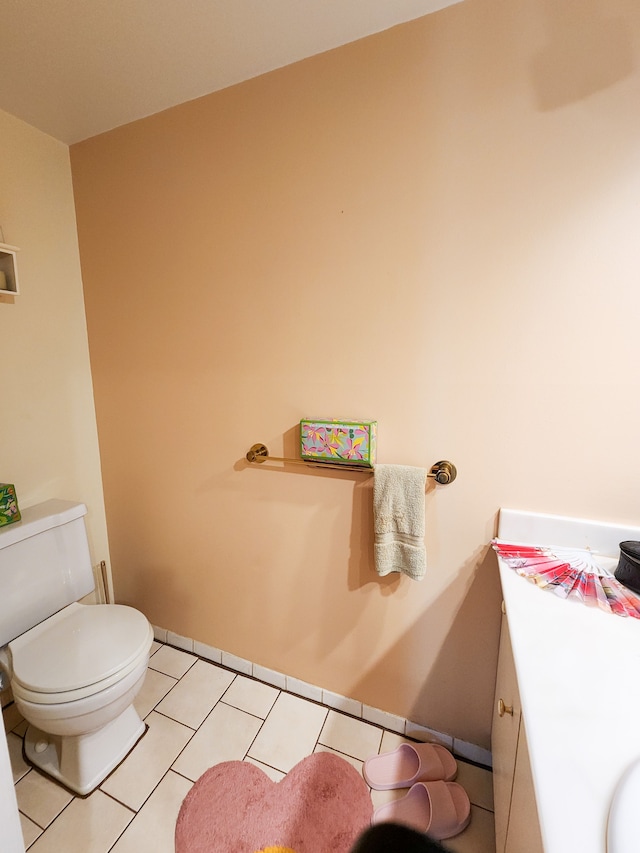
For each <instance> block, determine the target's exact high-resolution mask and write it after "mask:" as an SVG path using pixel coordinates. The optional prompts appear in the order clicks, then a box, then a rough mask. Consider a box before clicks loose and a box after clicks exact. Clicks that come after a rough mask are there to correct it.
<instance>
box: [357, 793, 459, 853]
mask: <svg viewBox="0 0 640 853" xmlns="http://www.w3.org/2000/svg"><path fill="white" fill-rule="evenodd" d="M470 820H471V803H470V802H469V797H468V796H467V792H466V791H465V790H464V788H463V787H462V785H458V783H457V782H442V781H437V782H416V784H415V785H414V786H413V787H412V788H411V789H410V791H409V793H408V794H406V795H405V796H404V797H401V798H400V799H399V800H394V801H393V802H391V803H385V804H384V805H383V806H380V807H379V808H377V809H376V810H375V811H374V813H373V817H372V819H371V823H384V822H385V821H393V822H394V823H403V824H405V826H410V827H411V828H412V829H417V830H418V831H419V832H426V833H427V835H429V836H430V837H431V838H434V839H435V840H436V841H442V840H443V839H445V838H452V837H453V836H454V835H458V833H459V832H462V830H463V829H466V827H467V826H468V825H469V821H470Z"/></svg>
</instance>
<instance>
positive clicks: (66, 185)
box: [0, 111, 109, 564]
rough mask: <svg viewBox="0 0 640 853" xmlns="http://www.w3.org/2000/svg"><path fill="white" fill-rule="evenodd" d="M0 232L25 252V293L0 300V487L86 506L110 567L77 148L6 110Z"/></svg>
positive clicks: (94, 545) (0, 147)
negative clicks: (75, 175)
mask: <svg viewBox="0 0 640 853" xmlns="http://www.w3.org/2000/svg"><path fill="white" fill-rule="evenodd" d="M0 226H2V231H3V234H4V241H5V242H6V243H9V244H13V245H16V246H18V247H19V249H20V251H19V252H18V273H19V278H20V293H19V294H18V295H17V296H13V295H0V342H1V346H2V384H1V386H0V387H1V390H0V416H1V428H0V482H9V483H14V484H15V487H16V492H17V495H18V502H19V505H20V506H21V507H24V508H26V507H28V506H31V505H32V504H35V503H39V502H40V501H44V500H46V499H48V498H55V497H58V498H65V499H67V500H74V501H82V502H84V503H85V504H86V505H87V509H88V514H87V519H86V521H87V530H88V534H89V540H90V546H91V553H92V557H93V561H94V564H97V563H99V562H100V560H105V561H106V562H107V564H108V562H109V547H108V541H107V527H106V519H105V510H104V499H103V493H102V479H101V472H100V457H99V453H98V437H97V429H96V417H95V411H94V407H93V389H92V384H91V370H90V364H89V347H88V342H87V327H86V320H85V312H84V303H83V298H82V279H81V277H80V258H79V254H78V236H77V231H76V218H75V210H74V203H73V190H72V186H71V167H70V164H69V149H68V147H67V146H66V145H63V144H62V143H60V142H57V141H56V140H55V139H52V138H51V137H50V136H47V135H46V134H44V133H41V132H40V131H38V130H36V129H35V128H33V127H30V126H29V125H27V124H25V123H24V122H22V121H19V120H18V119H16V118H15V117H13V116H11V115H9V114H8V113H5V112H3V111H0ZM0 239H1V238H0Z"/></svg>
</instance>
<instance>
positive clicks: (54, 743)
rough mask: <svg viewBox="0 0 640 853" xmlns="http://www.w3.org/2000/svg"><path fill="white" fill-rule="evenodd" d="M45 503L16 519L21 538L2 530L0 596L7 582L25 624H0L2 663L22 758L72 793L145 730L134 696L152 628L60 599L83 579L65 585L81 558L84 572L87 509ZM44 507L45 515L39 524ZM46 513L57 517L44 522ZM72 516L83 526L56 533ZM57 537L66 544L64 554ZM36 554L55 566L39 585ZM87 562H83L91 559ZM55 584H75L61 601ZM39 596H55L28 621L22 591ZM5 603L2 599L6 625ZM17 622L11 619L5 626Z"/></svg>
mask: <svg viewBox="0 0 640 853" xmlns="http://www.w3.org/2000/svg"><path fill="white" fill-rule="evenodd" d="M47 504H48V506H47V508H46V512H45V513H43V510H42V506H43V505H40V506H39V507H35V508H33V509H34V510H35V512H34V513H32V514H30V513H29V510H28V509H27V510H25V511H23V513H22V516H23V521H22V522H21V523H20V524H23V525H25V521H26V525H25V527H26V528H27V529H26V531H25V530H24V529H23V533H25V536H24V537H21V536H19V534H18V531H12V532H11V534H12V535H11V537H9V538H10V540H11V541H7V539H8V537H7V533H8V532H9V531H0V601H4V600H5V599H4V597H3V594H2V593H3V587H4V588H5V591H7V590H8V595H7V596H6V597H8V598H13V599H14V602H15V603H16V605H17V604H19V605H20V609H21V611H22V616H21V617H20V618H19V619H18V622H19V623H20V625H21V626H22V627H24V626H25V624H27V623H29V622H31V625H29V626H28V628H27V629H26V630H24V631H22V632H20V633H17V634H15V635H14V636H13V637H11V638H9V642H8V643H7V642H6V639H7V637H6V636H4V635H3V634H2V629H0V641H2V642H5V643H6V645H4V647H3V648H2V649H0V667H1V668H2V669H3V670H4V672H5V674H6V675H7V676H8V678H9V679H10V682H11V689H12V692H13V696H14V700H15V703H16V706H17V708H18V710H19V711H20V713H21V714H22V715H23V717H24V718H25V720H26V721H27V722H28V723H29V726H28V729H27V733H26V735H25V756H26V758H27V759H28V761H30V762H31V763H32V764H33V765H35V766H36V767H38V768H39V769H40V770H42V771H43V772H45V773H47V774H48V775H50V776H52V777H54V778H55V779H57V780H58V781H59V782H61V783H62V784H64V785H65V786H66V787H68V788H70V789H71V790H72V791H74V792H75V793H77V794H80V795H86V794H88V793H90V792H91V791H92V790H93V789H94V788H96V787H97V786H98V785H99V784H100V782H102V781H103V779H104V778H105V777H106V776H107V775H108V774H109V773H110V772H111V771H112V770H113V769H114V768H115V767H116V766H117V765H118V764H119V763H120V762H121V761H122V760H123V759H124V758H125V757H126V755H127V754H128V752H129V751H130V750H131V749H132V747H133V746H134V745H135V744H136V743H137V741H138V740H139V738H140V737H141V736H142V735H143V734H144V732H145V726H144V723H143V722H142V720H141V719H140V717H139V715H138V714H137V712H136V710H135V708H134V706H133V701H134V699H135V697H136V695H137V694H138V692H139V690H140V687H141V686H142V683H143V681H144V677H145V674H146V670H147V664H148V660H149V651H150V648H151V643H152V642H153V630H152V628H151V626H150V625H149V622H148V621H147V619H146V618H145V617H144V616H143V614H142V613H140V612H139V611H137V610H135V609H133V608H132V607H127V606H124V605H118V604H113V605H109V604H107V605H104V604H100V605H86V604H80V603H78V602H77V601H75V600H73V599H72V600H71V601H70V602H69V603H67V602H68V600H69V596H70V595H75V594H76V593H77V592H78V590H79V589H84V587H86V585H87V583H88V581H87V579H86V578H85V580H84V581H83V582H82V583H80V584H79V585H78V582H77V581H78V579H77V577H75V580H74V581H73V582H72V583H70V576H71V575H74V576H76V575H77V574H78V571H77V570H78V565H77V564H78V563H80V567H81V568H82V571H83V573H84V574H85V575H86V568H87V565H86V564H87V560H86V555H88V547H87V549H86V553H85V548H84V545H85V543H84V542H83V541H82V540H83V538H84V539H86V533H85V532H84V523H83V520H82V515H83V514H84V511H86V510H84V507H83V506H82V505H77V504H71V505H69V504H66V503H65V502H61V501H49V502H47ZM51 504H54V506H51ZM79 508H80V509H79ZM43 515H44V516H47V518H48V520H47V521H46V522H44V527H45V528H46V529H44V530H43V529H41V528H42V527H43V521H42V520H43ZM52 515H53V517H54V518H55V521H54V523H51V524H50V523H49V522H50V521H51V516H52ZM78 521H79V522H80V524H81V529H76V530H74V531H71V533H72V535H71V536H70V535H69V533H70V531H69V530H65V531H63V535H62V536H60V528H61V527H62V526H66V527H68V526H69V525H70V524H76V525H77V522H78ZM52 531H54V539H55V541H50V542H49V543H48V544H49V545H50V546H54V545H55V547H52V549H51V550H50V551H47V548H46V547H44V548H43V543H42V542H41V541H40V537H42V536H45V537H47V534H49V536H48V537H47V538H49V539H50V538H51V536H50V534H51V533H52ZM26 534H29V535H26ZM3 540H4V541H3ZM74 540H79V543H80V545H81V546H82V547H81V549H80V551H81V552H82V555H83V558H82V559H81V560H80V561H78V560H77V559H76V556H77V554H75V553H74V552H75V551H76V550H77V549H76V548H75V547H69V546H70V545H71V544H73V541H74ZM45 544H46V543H45ZM75 544H78V543H77V542H75ZM18 545H22V546H23V547H24V546H25V545H28V549H27V550H28V551H29V554H28V555H27V556H28V557H29V559H30V561H31V562H29V567H28V574H26V578H28V579H29V581H30V583H29V585H28V586H27V587H26V590H24V591H21V588H20V585H19V584H18V583H16V571H17V569H18V567H17V564H16V561H17V560H18V558H21V554H20V549H18V550H16V548H17V546H18ZM61 545H64V546H65V547H64V548H63V549H62V550H63V552H64V553H63V555H62V558H61V553H60V552H61ZM34 554H39V556H40V557H42V559H43V562H44V563H46V564H47V566H48V568H47V570H46V571H45V575H49V574H51V572H52V570H53V574H54V575H55V576H56V577H55V578H54V581H53V582H50V579H48V580H46V581H45V582H44V587H45V589H44V590H43V589H42V588H40V590H38V588H37V587H34V585H33V583H31V581H32V580H33V577H32V567H33V565H34V562H33V558H34ZM9 565H10V566H12V567H13V574H12V575H11V578H9V579H8V578H7V573H6V572H3V566H4V567H5V568H7V566H9ZM88 565H89V568H90V562H89V563H88ZM35 574H36V576H37V575H38V572H36V573H35ZM17 576H18V578H19V576H20V574H19V572H18V575H17ZM41 579H42V578H41ZM4 581H7V583H6V584H5V583H4ZM60 582H62V585H63V586H66V587H72V588H74V592H72V593H69V592H65V593H64V594H63V597H65V598H66V599H67V601H66V602H65V605H64V606H62V607H61V608H58V605H59V604H60V601H61V599H60V594H59V593H60V590H59V586H60ZM25 586H26V584H25ZM92 586H93V573H92V571H91V587H92ZM16 590H17V593H16ZM38 593H40V594H38ZM83 594H86V593H83ZM43 595H44V597H46V598H49V599H50V600H51V601H54V602H55V603H54V605H53V606H54V608H55V609H54V611H53V613H52V615H48V616H47V617H46V618H44V619H42V620H41V621H38V622H37V624H35V623H34V622H32V619H33V616H32V615H31V616H29V615H28V614H29V613H31V614H32V613H33V607H32V605H31V603H30V601H29V599H30V598H31V596H33V598H34V599H35V607H36V608H37V610H38V615H41V613H42V597H43ZM5 603H6V602H5ZM5 603H0V624H3V625H4V620H3V611H4V610H6V609H7V608H6V607H5ZM13 621H14V623H15V622H16V620H15V618H14V620H13ZM32 626H33V627H32ZM15 630H16V627H15V624H14V626H13V627H12V628H11V629H10V633H14V631H15ZM5 634H6V632H5Z"/></svg>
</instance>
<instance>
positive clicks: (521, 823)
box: [491, 614, 544, 853]
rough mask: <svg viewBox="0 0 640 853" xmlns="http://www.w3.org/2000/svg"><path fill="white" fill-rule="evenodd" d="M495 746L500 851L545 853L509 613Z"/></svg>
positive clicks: (496, 709)
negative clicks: (512, 646) (510, 631)
mask: <svg viewBox="0 0 640 853" xmlns="http://www.w3.org/2000/svg"><path fill="white" fill-rule="evenodd" d="M491 750H492V754H493V796H494V809H495V827H496V853H543V851H544V847H543V845H542V837H541V835H540V822H539V820H538V810H537V806H536V798H535V791H534V788H533V779H532V776H531V765H530V763H529V750H528V747H527V738H526V733H525V727H524V719H523V717H522V708H521V705H520V694H519V692H518V681H517V677H516V670H515V664H514V661H513V652H512V650H511V638H510V636H509V624H508V622H507V617H506V616H505V615H504V614H503V616H502V627H501V631H500V651H499V655H498V673H497V678H496V695H495V704H494V713H493V721H492V726H491Z"/></svg>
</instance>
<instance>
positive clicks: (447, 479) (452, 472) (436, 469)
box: [427, 459, 458, 486]
mask: <svg viewBox="0 0 640 853" xmlns="http://www.w3.org/2000/svg"><path fill="white" fill-rule="evenodd" d="M427 476H428V477H433V479H434V480H435V481H436V483H440V484H441V485H443V486H446V485H448V484H449V483H453V481H454V480H455V478H456V477H457V476H458V471H457V470H456V466H455V465H454V464H453V462H448V461H447V460H446V459H442V460H441V461H440V462H436V464H435V465H432V466H431V470H430V471H429V473H428V474H427Z"/></svg>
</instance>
